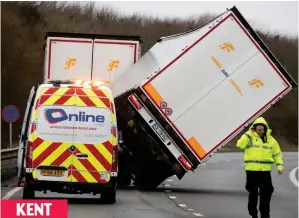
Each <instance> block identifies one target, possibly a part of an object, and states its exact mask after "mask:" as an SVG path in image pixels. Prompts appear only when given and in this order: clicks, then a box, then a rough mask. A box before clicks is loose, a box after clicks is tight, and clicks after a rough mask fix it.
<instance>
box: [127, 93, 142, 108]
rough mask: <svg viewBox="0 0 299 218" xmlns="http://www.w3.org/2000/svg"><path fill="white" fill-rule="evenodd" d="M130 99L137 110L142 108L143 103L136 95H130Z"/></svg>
mask: <svg viewBox="0 0 299 218" xmlns="http://www.w3.org/2000/svg"><path fill="white" fill-rule="evenodd" d="M129 101H130V102H131V103H132V104H133V105H134V106H135V108H136V109H137V110H140V109H141V108H142V105H141V104H140V102H139V101H138V99H137V98H136V97H135V95H133V94H132V95H130V96H129Z"/></svg>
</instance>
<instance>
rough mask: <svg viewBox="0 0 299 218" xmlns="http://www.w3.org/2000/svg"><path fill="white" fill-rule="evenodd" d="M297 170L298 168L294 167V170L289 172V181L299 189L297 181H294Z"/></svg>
mask: <svg viewBox="0 0 299 218" xmlns="http://www.w3.org/2000/svg"><path fill="white" fill-rule="evenodd" d="M298 168H299V167H296V168H294V169H292V171H291V172H290V180H291V181H292V183H293V184H294V185H295V186H297V187H299V186H298V181H297V179H296V170H298Z"/></svg>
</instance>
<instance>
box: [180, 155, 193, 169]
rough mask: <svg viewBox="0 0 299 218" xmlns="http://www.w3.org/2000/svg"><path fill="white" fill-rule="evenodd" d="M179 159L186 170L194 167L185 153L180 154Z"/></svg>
mask: <svg viewBox="0 0 299 218" xmlns="http://www.w3.org/2000/svg"><path fill="white" fill-rule="evenodd" d="M178 159H179V161H180V162H181V164H182V165H183V166H184V167H185V169H186V170H190V169H191V168H192V166H191V164H190V163H189V162H188V161H187V160H186V159H185V157H184V156H183V155H182V156H180V157H179V158H178Z"/></svg>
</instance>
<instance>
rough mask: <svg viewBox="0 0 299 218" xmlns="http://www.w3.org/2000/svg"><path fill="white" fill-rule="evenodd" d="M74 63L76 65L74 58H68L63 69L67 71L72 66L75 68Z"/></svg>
mask: <svg viewBox="0 0 299 218" xmlns="http://www.w3.org/2000/svg"><path fill="white" fill-rule="evenodd" d="M76 63H77V59H76V58H68V59H67V61H66V63H65V66H64V69H65V70H69V69H70V68H71V67H72V66H75V65H76Z"/></svg>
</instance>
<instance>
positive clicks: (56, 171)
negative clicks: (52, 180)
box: [40, 170, 64, 177]
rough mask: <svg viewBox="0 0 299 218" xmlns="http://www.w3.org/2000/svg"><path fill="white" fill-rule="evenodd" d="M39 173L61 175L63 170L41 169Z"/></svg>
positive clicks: (42, 174)
mask: <svg viewBox="0 0 299 218" xmlns="http://www.w3.org/2000/svg"><path fill="white" fill-rule="evenodd" d="M40 175H41V176H56V177H62V176H64V171H63V170H41V171H40Z"/></svg>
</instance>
